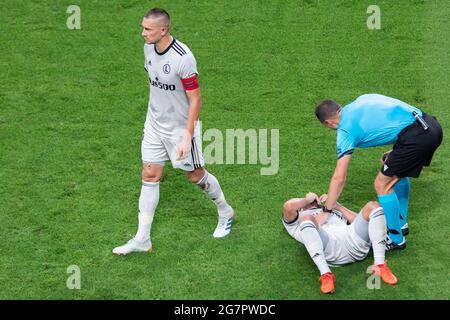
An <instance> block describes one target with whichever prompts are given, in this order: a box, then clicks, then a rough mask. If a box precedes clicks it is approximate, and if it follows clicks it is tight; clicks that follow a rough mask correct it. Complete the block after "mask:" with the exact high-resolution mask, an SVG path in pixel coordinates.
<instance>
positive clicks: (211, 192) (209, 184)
mask: <svg viewBox="0 0 450 320" xmlns="http://www.w3.org/2000/svg"><path fill="white" fill-rule="evenodd" d="M197 185H198V186H199V187H200V188H202V189H203V191H205V193H206V194H207V195H208V198H210V199H211V200H212V201H213V202H214V203H215V204H216V206H217V211H218V212H219V215H220V216H231V215H232V214H233V208H232V207H231V206H230V205H229V204H228V203H227V201H226V200H225V196H224V194H223V192H222V189H221V188H220V184H219V181H217V179H216V177H214V176H213V175H212V174H211V173H209V172H206V171H205V175H204V176H203V178H201V179H200V181H199V182H197Z"/></svg>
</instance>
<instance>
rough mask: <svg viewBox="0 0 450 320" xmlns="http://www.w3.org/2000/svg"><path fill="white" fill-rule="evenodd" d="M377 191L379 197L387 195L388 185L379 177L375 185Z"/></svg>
mask: <svg viewBox="0 0 450 320" xmlns="http://www.w3.org/2000/svg"><path fill="white" fill-rule="evenodd" d="M373 185H374V187H375V190H376V192H377V194H378V195H382V194H385V193H386V191H387V190H386V189H387V185H386V184H385V183H384V182H383V181H382V180H381V179H379V178H378V177H377V178H376V179H375V182H374V183H373Z"/></svg>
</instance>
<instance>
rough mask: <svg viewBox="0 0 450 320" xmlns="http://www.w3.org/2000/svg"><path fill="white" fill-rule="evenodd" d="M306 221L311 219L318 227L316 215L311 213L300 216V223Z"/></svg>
mask: <svg viewBox="0 0 450 320" xmlns="http://www.w3.org/2000/svg"><path fill="white" fill-rule="evenodd" d="M305 221H311V222H312V223H314V226H315V227H316V228H317V222H316V218H314V216H312V215H310V214H307V215H304V216H300V223H302V222H305Z"/></svg>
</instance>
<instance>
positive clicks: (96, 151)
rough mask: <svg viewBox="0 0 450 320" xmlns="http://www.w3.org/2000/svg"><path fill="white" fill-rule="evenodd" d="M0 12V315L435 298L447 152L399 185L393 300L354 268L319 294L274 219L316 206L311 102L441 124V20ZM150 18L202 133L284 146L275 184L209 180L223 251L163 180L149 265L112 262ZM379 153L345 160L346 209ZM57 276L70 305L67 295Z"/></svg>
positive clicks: (224, 169)
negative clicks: (81, 304) (381, 108)
mask: <svg viewBox="0 0 450 320" xmlns="http://www.w3.org/2000/svg"><path fill="white" fill-rule="evenodd" d="M70 4H73V2H69V1H47V2H42V1H12V0H7V1H4V2H3V5H2V10H1V12H0V21H1V22H0V23H1V29H2V32H1V33H0V40H1V43H2V45H1V47H0V50H1V51H0V57H1V58H0V65H1V70H2V76H1V79H0V88H1V91H0V108H1V111H0V179H1V182H2V183H1V184H0V199H1V202H0V214H1V221H2V223H1V224H0V234H1V235H2V241H0V265H1V268H0V283H1V290H0V298H2V299H12V298H15V299H36V298H42V299H55V298H56V299H97V298H98V299H122V298H123V299H448V298H449V297H450V286H449V285H448V284H449V282H448V279H449V273H448V265H449V264H450V259H449V249H448V248H449V245H450V243H449V239H448V236H447V235H448V233H449V231H450V230H449V224H448V212H449V211H450V204H449V203H448V202H447V201H446V197H447V196H448V190H449V183H448V181H449V175H448V169H449V165H448V163H447V162H446V161H445V159H448V158H449V156H450V148H449V144H448V141H447V140H444V142H443V145H442V146H441V147H440V149H439V151H438V152H437V154H436V156H435V159H434V162H433V163H432V166H431V167H430V168H427V169H425V170H424V172H423V174H422V176H421V177H420V179H418V180H413V181H412V197H411V202H410V221H409V224H410V229H411V232H412V233H411V235H409V236H408V238H407V239H408V247H407V249H406V250H405V251H401V252H393V253H389V254H388V259H389V264H390V266H391V267H392V269H393V270H394V272H395V274H396V275H397V276H398V278H399V281H400V283H399V284H398V285H397V286H394V287H390V286H387V285H384V284H382V287H381V289H380V290H369V289H367V287H366V280H367V278H368V276H369V275H368V274H366V273H365V271H366V268H367V267H368V266H369V265H370V264H371V263H372V257H371V255H370V256H369V258H368V259H367V260H365V261H364V262H360V263H355V264H353V265H349V266H345V267H341V268H335V269H333V271H334V272H335V274H336V278H337V281H336V292H335V293H334V294H333V295H332V296H324V295H322V294H321V293H320V291H319V281H318V277H319V274H318V272H317V270H316V268H315V266H314V264H313V263H312V261H311V260H310V258H309V256H308V254H307V252H306V250H305V248H303V247H300V246H299V245H298V244H297V243H296V242H295V241H294V240H293V239H291V238H290V237H289V236H288V235H287V233H286V232H285V230H284V228H283V226H282V224H281V221H280V216H281V207H282V204H283V202H284V201H285V200H286V199H288V198H290V197H296V196H301V195H303V194H305V193H306V192H307V191H309V190H311V191H316V192H319V193H320V192H326V189H327V186H328V182H329V178H330V177H331V174H332V170H333V168H334V164H335V161H336V159H335V136H334V133H333V132H332V131H328V130H325V129H324V128H322V127H321V126H320V124H319V123H318V122H317V121H316V119H315V117H314V114H313V107H314V105H315V103H316V102H317V101H319V100H320V99H322V98H326V97H332V98H335V99H337V100H338V101H340V102H343V103H347V102H349V101H351V100H352V99H354V98H355V97H356V96H358V95H360V94H362V93H369V92H378V93H383V94H386V95H390V96H394V97H396V98H399V99H402V100H404V101H406V102H409V103H411V104H413V105H417V106H418V107H420V108H423V109H424V110H425V111H427V112H429V113H431V114H434V115H436V116H437V117H438V118H439V120H440V122H441V124H442V126H443V127H444V130H445V129H446V128H448V127H449V122H450V115H449V112H448V88H449V74H450V67H449V60H450V59H449V58H450V56H449V52H450V38H449V37H448V30H449V26H450V23H449V20H448V16H449V15H450V4H449V2H448V1H444V0H443V1H406V0H404V1H395V2H394V1H377V3H376V4H377V5H379V6H380V8H381V19H382V20H381V26H382V28H381V30H368V29H367V27H366V20H367V18H368V16H369V14H367V13H366V9H367V7H368V6H369V5H370V4H373V1H313V0H310V1H291V2H285V1H270V3H269V2H268V1H267V2H266V1H253V2H248V3H246V4H245V5H243V4H242V2H241V1H226V2H225V1H224V2H223V3H218V2H207V1H202V2H200V1H199V2H191V1H189V2H187V1H156V2H145V1H108V2H104V1H76V4H77V5H79V6H80V8H81V27H82V29H81V30H68V29H67V27H66V19H67V18H68V16H69V14H67V13H66V9H67V7H68V6H69V5H70ZM151 6H162V7H164V8H166V9H167V10H168V11H169V12H170V13H171V15H172V19H173V28H172V32H173V34H174V36H175V37H177V38H179V39H180V40H181V41H183V42H186V43H187V44H188V45H189V46H190V47H191V49H192V51H193V52H194V54H195V55H196V58H197V62H198V67H199V71H200V74H201V77H200V80H201V85H202V93H203V98H204V107H203V111H202V120H203V129H208V128H218V129H220V130H221V131H222V132H225V129H227V128H243V129H248V128H255V129H258V128H269V129H270V128H276V129H279V130H280V170H279V172H278V174H277V175H275V176H260V175H259V170H260V166H258V165H208V166H207V168H208V169H209V170H210V171H211V172H213V173H214V174H215V175H216V176H217V177H218V179H219V181H220V183H221V185H222V187H223V190H224V191H225V195H226V197H227V199H228V200H229V202H230V203H231V204H232V205H233V206H234V207H235V209H236V210H237V214H238V220H237V221H236V223H235V225H234V227H233V230H232V233H231V235H230V236H229V237H228V238H226V239H220V240H215V239H213V237H212V232H213V230H214V227H215V224H216V222H217V220H216V213H215V207H214V205H213V204H212V203H211V202H209V201H208V200H207V199H206V197H205V196H204V195H203V194H202V193H201V192H200V191H199V190H198V189H197V187H195V186H194V185H191V184H189V183H188V182H187V180H186V179H185V177H184V175H183V174H182V172H180V171H175V170H173V169H171V168H170V165H168V166H167V170H166V172H165V174H164V178H163V183H162V184H161V199H160V204H159V206H158V209H157V212H156V216H155V221H154V225H153V229H152V240H153V243H154V247H155V251H154V252H153V253H152V254H150V255H147V254H135V255H129V256H125V257H116V256H113V255H112V254H111V249H112V248H113V247H114V246H116V245H120V244H123V243H124V242H125V241H127V240H128V239H129V238H130V237H131V236H132V235H134V233H135V231H136V226H137V202H138V197H139V191H140V170H141V164H140V139H141V134H142V128H143V123H144V119H145V114H146V110H147V99H148V81H147V78H146V74H145V72H144V71H143V69H142V64H143V50H142V45H143V40H142V38H141V36H140V33H141V29H140V22H141V18H142V16H143V14H144V12H146V10H147V9H148V8H149V7H151ZM387 149H388V147H386V148H377V149H366V150H363V151H361V150H358V151H356V152H355V154H354V156H353V159H352V161H351V165H350V171H349V175H348V181H347V186H346V188H345V191H344V193H343V195H342V197H341V202H342V203H344V204H346V205H347V206H349V207H351V208H353V209H355V210H358V209H359V208H360V207H361V206H362V205H363V204H364V203H365V202H367V201H368V200H373V199H375V193H374V189H373V186H372V184H373V179H374V177H375V174H376V173H377V170H378V168H379V163H378V159H379V156H380V155H381V154H382V152H383V151H385V150H387ZM69 265H78V266H79V267H80V269H81V290H69V289H67V287H66V280H67V278H68V276H69V274H67V273H66V269H67V267H68V266H69Z"/></svg>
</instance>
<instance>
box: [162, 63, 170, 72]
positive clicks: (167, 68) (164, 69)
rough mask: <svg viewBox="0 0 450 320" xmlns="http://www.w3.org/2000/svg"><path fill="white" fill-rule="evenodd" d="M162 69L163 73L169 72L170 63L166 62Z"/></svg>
mask: <svg viewBox="0 0 450 320" xmlns="http://www.w3.org/2000/svg"><path fill="white" fill-rule="evenodd" d="M163 71H164V73H165V74H169V73H170V65H169V64H168V63H166V64H165V65H164V66H163Z"/></svg>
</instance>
